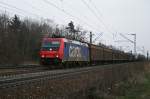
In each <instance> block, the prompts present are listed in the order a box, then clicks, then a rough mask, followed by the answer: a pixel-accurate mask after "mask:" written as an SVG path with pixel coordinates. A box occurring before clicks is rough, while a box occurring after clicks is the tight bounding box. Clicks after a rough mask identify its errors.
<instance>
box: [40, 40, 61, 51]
mask: <svg viewBox="0 0 150 99" xmlns="http://www.w3.org/2000/svg"><path fill="white" fill-rule="evenodd" d="M59 47H60V42H59V41H45V42H44V43H43V44H42V49H41V50H52V51H57V50H59Z"/></svg>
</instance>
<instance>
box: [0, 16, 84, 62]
mask: <svg viewBox="0 0 150 99" xmlns="http://www.w3.org/2000/svg"><path fill="white" fill-rule="evenodd" d="M67 27H68V28H69V24H68V26H67V25H66V26H61V27H58V25H57V24H56V23H54V22H53V20H51V21H49V22H47V21H35V20H33V19H30V18H26V19H21V18H20V17H18V16H17V15H14V17H9V16H8V15H7V14H0V64H20V63H22V62H24V61H38V52H39V50H40V45H41V40H42V38H43V37H44V36H52V35H53V34H57V35H64V36H66V37H67V36H68V37H75V39H78V40H81V39H83V36H84V35H85V33H86V32H85V31H83V29H82V27H81V26H77V27H76V29H74V26H73V29H74V30H75V31H73V30H72V28H69V29H68V28H67ZM66 30H68V31H71V32H72V33H71V32H65V31H66ZM80 30H82V31H83V32H80ZM75 32H76V33H75ZM60 33H61V34H60ZM63 33H66V34H63ZM68 33H69V34H68ZM70 35H72V36H70Z"/></svg>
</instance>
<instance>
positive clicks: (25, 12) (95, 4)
mask: <svg viewBox="0 0 150 99" xmlns="http://www.w3.org/2000/svg"><path fill="white" fill-rule="evenodd" d="M46 1H49V2H50V3H52V4H54V5H56V6H57V7H58V9H57V8H55V7H54V6H52V5H51V4H50V3H49V4H48V3H47V2H46ZM85 2H86V3H85ZM4 3H5V4H4ZM7 4H8V5H7ZM86 4H87V5H88V6H90V8H91V9H92V11H91V10H90V9H89V8H88V7H87V5H86ZM14 7H17V8H19V9H22V11H21V10H17V9H16V8H14ZM0 11H1V12H4V11H7V12H8V13H9V15H10V16H12V15H13V14H19V15H20V16H22V17H31V18H34V19H40V18H41V17H42V18H45V19H46V18H49V19H52V20H54V21H55V22H56V23H58V24H63V25H67V24H68V22H70V21H71V20H72V21H73V22H74V23H75V24H76V25H81V26H82V27H83V28H85V29H87V30H89V31H92V32H93V33H95V37H96V36H97V35H98V34H99V33H102V32H103V35H102V37H101V38H99V39H97V40H98V41H100V42H103V43H106V44H107V45H111V44H112V45H114V46H116V47H119V46H123V47H122V48H123V49H125V50H127V51H129V50H132V49H133V44H131V43H127V42H126V43H115V42H114V41H116V40H124V39H123V38H122V37H121V36H120V35H119V33H122V34H124V35H126V34H130V33H136V34H137V51H138V50H140V48H141V47H142V46H144V47H145V51H146V50H150V45H149V42H150V38H149V37H150V27H149V26H150V13H149V11H150V0H0ZM63 11H66V12H67V14H65V13H64V12H63ZM95 13H96V15H95ZM113 36H114V37H113ZM126 36H127V37H128V38H129V39H131V40H133V36H130V35H126ZM128 46H129V48H128ZM139 47H140V48H139ZM138 52H139V53H140V52H141V51H138Z"/></svg>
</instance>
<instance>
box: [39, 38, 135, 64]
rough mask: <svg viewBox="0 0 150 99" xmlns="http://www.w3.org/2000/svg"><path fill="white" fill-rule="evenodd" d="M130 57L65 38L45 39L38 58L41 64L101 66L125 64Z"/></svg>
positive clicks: (120, 52)
mask: <svg viewBox="0 0 150 99" xmlns="http://www.w3.org/2000/svg"><path fill="white" fill-rule="evenodd" d="M131 56H132V55H131V54H129V53H125V52H123V51H119V50H114V49H111V48H108V47H106V46H100V45H99V46H98V45H93V44H88V43H83V42H79V41H75V40H69V39H66V38H45V39H44V40H43V41H42V46H41V51H40V58H41V63H42V64H65V65H66V64H72V65H73V64H76V65H77V64H78V65H79V64H86V65H87V64H89V63H91V64H101V63H116V62H127V61H131V60H132V57H131Z"/></svg>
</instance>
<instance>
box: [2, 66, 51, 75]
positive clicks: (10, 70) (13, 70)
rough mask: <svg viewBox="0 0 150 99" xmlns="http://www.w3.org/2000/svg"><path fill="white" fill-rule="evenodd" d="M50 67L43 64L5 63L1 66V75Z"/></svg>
mask: <svg viewBox="0 0 150 99" xmlns="http://www.w3.org/2000/svg"><path fill="white" fill-rule="evenodd" d="M48 69H49V68H48V67H45V66H42V65H17V66H16V65H7V66H6V65H5V66H0V77H1V76H11V75H17V74H25V73H34V72H40V71H45V70H48Z"/></svg>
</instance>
